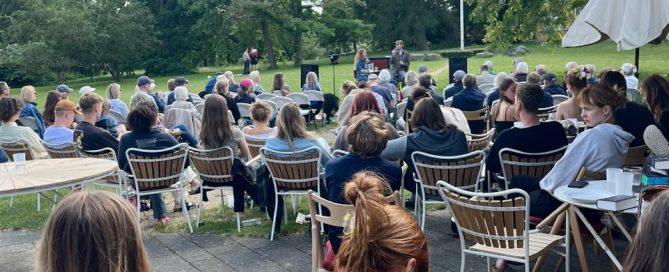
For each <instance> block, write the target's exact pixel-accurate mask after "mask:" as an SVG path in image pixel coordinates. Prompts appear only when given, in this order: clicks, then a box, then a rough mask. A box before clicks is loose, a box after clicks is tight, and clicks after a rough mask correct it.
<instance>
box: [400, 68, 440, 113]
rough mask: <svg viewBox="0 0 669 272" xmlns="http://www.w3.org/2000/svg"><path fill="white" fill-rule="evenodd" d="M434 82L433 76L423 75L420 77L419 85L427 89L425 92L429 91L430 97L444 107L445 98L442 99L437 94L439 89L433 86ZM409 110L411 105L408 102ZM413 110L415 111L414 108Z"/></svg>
mask: <svg viewBox="0 0 669 272" xmlns="http://www.w3.org/2000/svg"><path fill="white" fill-rule="evenodd" d="M433 80H434V79H433V78H432V76H431V75H429V74H422V75H420V76H418V85H419V86H420V87H423V88H425V91H427V93H428V94H430V97H432V99H434V100H435V101H437V103H438V104H439V105H443V104H444V98H443V97H441V96H440V95H439V94H437V92H436V89H437V87H435V86H434V85H433V84H432V83H433V82H432V81H433ZM407 108H409V103H408V102H407ZM412 109H413V108H412Z"/></svg>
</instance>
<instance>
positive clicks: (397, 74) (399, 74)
mask: <svg viewBox="0 0 669 272" xmlns="http://www.w3.org/2000/svg"><path fill="white" fill-rule="evenodd" d="M406 74H407V72H406V71H404V70H399V71H393V72H392V75H391V76H392V78H391V79H394V78H395V77H398V79H399V81H401V82H402V84H404V76H406Z"/></svg>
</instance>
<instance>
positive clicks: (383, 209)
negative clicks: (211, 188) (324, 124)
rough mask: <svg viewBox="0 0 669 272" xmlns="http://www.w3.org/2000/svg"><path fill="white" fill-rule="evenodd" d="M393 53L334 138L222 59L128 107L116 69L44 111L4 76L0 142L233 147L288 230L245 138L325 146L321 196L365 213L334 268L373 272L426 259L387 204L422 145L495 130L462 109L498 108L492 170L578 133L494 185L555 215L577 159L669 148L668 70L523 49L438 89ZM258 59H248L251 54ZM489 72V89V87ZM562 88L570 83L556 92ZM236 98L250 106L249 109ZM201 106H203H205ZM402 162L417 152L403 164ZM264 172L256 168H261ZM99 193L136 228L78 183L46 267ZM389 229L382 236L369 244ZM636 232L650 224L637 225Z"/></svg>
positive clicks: (237, 163)
mask: <svg viewBox="0 0 669 272" xmlns="http://www.w3.org/2000/svg"><path fill="white" fill-rule="evenodd" d="M251 53H252V52H249V56H250V55H251ZM244 60H245V61H246V56H245V59H244ZM391 60H392V62H391V64H392V65H393V67H392V69H391V70H386V69H384V70H381V71H379V72H378V74H376V73H362V72H361V73H358V74H357V77H356V81H355V82H354V81H345V82H343V84H342V85H341V93H342V97H341V100H342V102H341V104H338V103H336V102H334V103H335V105H334V106H336V107H338V111H337V113H336V118H337V123H338V126H339V127H338V128H337V129H336V130H335V132H336V139H335V141H334V143H333V144H332V146H331V145H329V144H328V143H327V141H325V139H323V138H321V137H319V136H318V135H315V134H313V133H312V132H309V131H308V130H307V126H306V125H307V124H308V122H309V121H310V120H308V118H305V117H304V116H303V113H302V112H301V108H300V105H298V104H296V103H288V104H285V105H283V106H282V107H280V108H279V109H278V112H276V111H275V109H273V108H272V107H271V105H270V103H268V102H267V101H266V100H263V99H260V95H261V94H263V93H274V94H275V95H277V96H287V95H289V94H290V93H291V91H290V87H289V86H287V85H286V84H285V83H284V75H283V74H282V73H276V74H275V75H274V77H273V84H272V90H271V91H265V89H263V87H262V86H261V78H260V73H259V72H258V71H257V70H254V71H250V72H249V76H248V78H244V79H242V80H240V81H239V82H236V81H235V78H234V74H233V73H232V72H229V71H228V72H224V73H218V74H216V75H215V76H213V77H212V78H211V79H210V80H209V81H208V82H207V84H206V87H205V89H204V91H202V92H200V93H199V94H194V93H191V92H190V91H189V89H188V80H187V79H185V78H184V77H177V78H175V79H173V80H169V81H168V83H167V86H168V91H166V92H164V93H160V92H156V91H154V88H155V87H156V83H155V82H154V81H153V80H152V79H150V78H149V77H147V76H141V77H139V78H138V79H137V82H136V89H135V94H134V95H133V96H132V98H131V101H130V106H129V107H128V106H127V105H126V104H125V103H124V102H123V101H122V100H120V97H121V92H122V90H121V88H120V85H118V84H116V83H112V84H110V85H109V86H108V87H107V90H106V98H103V97H102V96H100V95H99V94H97V93H96V91H95V89H94V88H91V87H89V86H84V87H82V88H81V90H80V94H81V96H80V98H79V101H78V103H74V102H73V101H70V100H69V97H68V95H69V93H71V92H72V91H73V90H72V89H71V88H69V87H68V86H66V85H60V86H58V87H57V88H56V90H54V91H51V92H49V93H48V95H47V100H46V104H45V105H44V111H43V112H40V111H39V110H38V107H37V104H36V103H35V101H36V99H35V96H36V94H37V92H36V91H35V88H34V87H32V86H25V87H23V88H22V89H21V92H20V98H16V97H13V96H12V95H11V94H10V89H9V86H8V85H7V84H6V83H4V82H0V96H1V97H0V120H1V121H2V125H1V126H0V141H3V142H6V141H9V140H10V139H16V138H20V139H24V140H26V141H27V142H28V143H29V144H30V146H31V148H32V152H33V154H34V155H35V157H37V158H46V157H47V154H46V152H45V149H44V146H43V145H44V144H46V145H49V146H60V145H63V144H74V145H77V146H80V147H81V148H82V149H84V150H99V149H102V148H111V149H113V150H115V151H116V152H117V154H119V155H118V166H119V168H120V169H122V170H124V171H126V172H131V169H130V166H129V164H128V161H127V158H126V157H125V151H126V150H128V149H129V148H133V147H136V148H142V149H149V150H160V149H164V148H167V147H171V146H174V145H177V144H179V143H180V142H181V143H186V144H188V145H189V146H192V147H197V148H203V149H216V148H220V147H223V146H226V147H230V148H231V149H232V150H233V156H234V158H235V159H234V164H233V169H234V170H233V174H234V186H233V195H234V211H235V212H243V211H244V197H245V195H248V196H250V197H251V198H252V200H253V201H254V202H257V203H259V204H262V205H261V206H263V207H266V209H267V211H268V215H269V216H270V217H272V216H273V212H274V211H275V210H276V211H277V220H276V222H277V224H276V225H274V226H272V228H273V230H274V231H277V232H278V231H280V229H281V223H280V222H281V217H283V200H282V199H281V200H280V201H278V206H276V207H274V199H273V198H274V192H273V190H274V189H275V187H274V186H272V185H271V182H260V179H261V178H262V176H263V175H266V174H267V173H265V174H259V175H247V174H246V173H248V172H249V171H247V170H249V169H248V166H246V165H245V164H244V162H245V161H247V160H249V159H251V158H250V150H249V145H248V143H247V141H260V142H266V143H265V145H264V146H265V147H266V148H268V149H270V150H274V151H279V152H298V151H301V150H304V149H308V148H313V147H317V149H318V150H319V152H320V153H321V161H320V163H321V165H322V167H323V168H324V169H325V171H324V175H323V179H324V181H323V184H324V186H321V192H320V193H321V195H322V196H323V197H325V198H327V199H328V200H330V201H333V202H336V203H342V204H346V203H348V204H353V205H354V206H355V215H356V218H355V220H353V221H352V222H351V225H352V226H354V227H351V228H350V229H347V228H341V226H331V227H328V228H327V230H326V231H327V233H328V241H329V243H330V244H331V246H332V251H331V252H330V253H329V254H330V255H332V256H336V257H332V258H331V260H332V259H333V258H335V261H332V262H330V263H329V267H328V268H330V269H333V268H336V269H337V270H342V271H357V270H360V269H362V270H367V269H369V268H370V267H372V268H373V270H376V271H380V270H392V269H397V268H406V269H408V270H407V271H427V270H428V269H429V265H428V264H429V261H428V260H429V257H428V256H429V255H428V248H427V242H426V240H425V237H424V234H423V232H422V231H421V230H420V227H418V225H417V223H416V221H415V220H414V219H413V218H412V217H411V216H410V215H409V213H407V212H406V211H405V210H403V209H401V208H399V206H394V205H390V204H388V203H386V201H385V198H384V196H385V195H388V194H389V193H390V192H392V191H395V190H400V189H402V188H401V180H402V179H403V180H404V181H405V182H404V189H406V190H408V191H409V192H411V193H412V197H411V199H410V200H409V201H414V199H415V194H416V189H417V186H416V185H415V184H413V183H412V182H410V181H412V180H414V179H415V175H416V173H414V166H413V162H412V159H411V155H412V154H413V153H414V152H416V151H422V152H426V153H430V154H434V155H440V156H456V155H463V154H466V153H468V152H469V149H468V142H467V139H468V137H471V134H479V133H485V132H486V131H487V130H488V126H489V125H488V124H487V121H485V120H478V121H476V122H471V121H468V120H467V119H466V118H465V116H464V112H471V111H477V110H480V109H483V108H484V107H489V108H490V112H491V114H490V121H491V122H490V128H494V129H495V135H494V137H495V138H494V139H495V140H494V143H493V144H492V146H491V147H490V148H489V151H487V152H488V153H489V154H490V155H489V156H487V159H486V161H485V164H486V169H487V171H489V173H490V175H489V176H491V177H495V176H496V174H500V172H501V164H500V161H499V157H498V156H496V154H497V153H498V152H499V150H501V149H503V148H513V149H517V150H520V151H523V152H546V151H552V150H557V149H560V148H564V147H565V146H567V148H566V151H565V153H564V156H563V157H562V158H561V159H560V160H559V161H558V162H557V163H556V164H555V167H554V168H553V170H552V171H550V172H549V173H548V174H547V175H546V176H545V177H543V178H541V179H536V178H530V177H521V178H518V179H514V180H511V181H510V184H508V185H507V184H506V183H505V182H504V181H503V180H497V183H498V185H499V186H497V187H498V188H507V187H508V188H520V189H523V190H525V191H526V192H528V194H529V196H530V203H531V206H530V215H532V216H537V217H545V216H547V215H548V214H550V213H551V212H553V211H554V210H555V209H556V208H557V207H558V206H559V205H560V204H561V202H560V201H559V200H557V199H556V198H554V197H553V195H552V193H553V192H554V191H555V189H556V188H559V187H562V186H566V185H567V184H568V183H569V182H570V181H573V180H574V179H575V178H576V176H577V174H578V172H579V169H581V167H586V168H587V169H588V170H590V171H594V172H602V171H604V170H605V169H606V168H611V167H614V168H620V167H621V166H622V165H623V162H624V160H625V157H626V155H627V152H628V150H629V148H630V147H635V146H640V145H646V146H648V148H649V149H650V151H651V152H652V153H654V154H657V155H669V144H668V139H669V82H668V81H667V79H666V78H664V77H662V76H659V75H650V76H648V77H646V78H645V79H643V80H642V81H640V82H638V80H636V78H634V79H632V78H630V76H631V74H630V71H631V73H633V72H634V68H633V67H630V65H628V64H623V65H622V67H621V69H620V70H619V71H617V70H604V71H600V73H597V74H596V73H595V70H594V65H589V64H588V65H578V64H576V63H574V62H569V63H567V64H566V65H565V69H564V71H562V72H563V74H564V84H563V85H562V86H561V85H560V84H559V83H558V81H557V78H558V77H557V74H558V73H555V72H551V71H550V70H549V69H548V67H546V65H537V66H536V68H535V70H534V71H532V72H530V71H529V65H528V63H526V62H524V61H515V62H514V68H513V71H510V72H509V73H505V72H499V73H496V72H495V70H494V69H493V65H492V62H486V63H485V64H484V65H482V66H481V67H480V71H479V73H478V75H474V74H467V73H466V72H464V71H460V70H458V71H456V72H455V73H453V74H452V75H451V76H452V80H453V81H454V84H452V85H449V86H447V87H445V88H444V89H443V90H441V92H439V90H438V89H437V87H436V81H435V80H434V78H433V77H432V76H431V75H430V74H429V73H428V72H427V69H426V68H425V67H420V68H419V70H418V71H412V70H410V69H409V53H408V51H406V50H405V49H404V48H403V43H402V42H401V41H398V42H397V43H396V47H395V49H394V50H393V52H392V58H391ZM250 61H251V62H250V65H252V63H253V62H252V59H250ZM367 64H368V60H367V54H366V51H365V50H364V49H362V50H360V51H359V52H358V54H357V55H356V61H355V66H356V69H358V68H360V70H361V71H362V70H364V69H365V68H366V67H367ZM245 67H246V66H245ZM251 69H252V68H251ZM245 71H246V70H245ZM305 82H306V83H305V84H304V86H302V87H301V90H302V91H321V87H320V85H319V82H318V77H317V75H316V74H315V73H313V72H312V73H308V74H307V75H306V78H305ZM402 83H403V84H404V85H401V84H402ZM483 84H492V85H494V87H493V88H491V89H490V90H489V91H487V92H485V93H484V92H483V91H481V90H480V89H479V86H481V85H483ZM400 87H401V88H400ZM633 88H634V89H636V88H638V90H639V93H640V95H641V97H642V100H643V103H644V104H637V103H636V102H634V101H628V99H627V92H628V89H633ZM553 95H559V96H568V97H567V98H566V99H565V100H564V101H563V102H561V103H559V104H557V105H553V99H552V97H553ZM447 101H450V106H448V103H447ZM311 102H312V103H311V105H309V106H310V107H312V108H319V109H326V108H328V109H331V108H333V105H328V103H330V104H332V102H327V101H311ZM238 103H248V104H250V111H249V112H250V120H245V121H243V120H242V118H241V115H240V111H239V107H238ZM400 103H406V111H405V113H404V115H402V116H398V112H397V109H398V108H399V106H398V105H399V104H400ZM200 104H203V107H202V109H201V110H198V106H197V105H200ZM551 107H553V109H554V114H553V115H552V116H551V117H550V118H542V117H540V111H541V110H542V109H546V108H551ZM228 112H229V114H228ZM325 113H326V115H327V117H328V118H329V117H330V116H331V115H332V114H333V112H331V111H329V110H328V111H326V112H325ZM110 114H114V115H118V116H121V118H122V119H123V120H124V122H122V123H118V122H116V119H115V118H111V117H110ZM22 117H31V118H32V119H34V120H35V121H36V123H37V124H38V125H37V126H36V127H35V128H34V130H33V129H31V128H28V127H23V126H19V125H18V124H17V121H19V119H20V118H22ZM572 119H575V120H577V122H583V123H584V124H585V126H586V127H587V129H586V130H585V131H583V132H580V133H578V134H577V135H576V134H574V135H571V134H572V131H571V129H570V128H571V126H572V125H575V124H572V123H571V121H566V120H572ZM244 124H247V125H244ZM248 124H252V125H248ZM577 129H578V128H577ZM570 142H571V143H570ZM337 149H339V150H343V151H346V152H348V153H346V154H344V155H342V156H339V157H334V156H333V155H332V154H333V152H332V151H334V150H337ZM2 155H3V154H1V153H0V160H7V158H6V156H4V158H3V156H2ZM401 165H407V166H408V168H407V169H408V170H407V171H406V172H405V173H404V174H403V173H402V168H401ZM260 167H261V168H262V167H263V166H260ZM253 170H254V171H258V172H256V173H261V170H260V169H253ZM183 175H184V180H186V181H187V182H189V183H190V185H191V193H193V194H197V193H199V192H200V190H198V187H199V186H200V183H201V181H200V179H199V178H198V176H197V174H196V173H195V172H194V171H193V170H192V169H191V167H190V166H189V165H188V164H186V168H185V169H184V172H183ZM254 176H255V177H254ZM254 179H255V180H254ZM205 184H206V181H205ZM493 187H495V186H493ZM204 193H206V192H204ZM263 197H266V198H267V199H262V198H263ZM178 198H179V196H177V195H176V194H175V195H173V199H174V201H175V206H174V211H179V210H180V209H181V205H179V203H180V202H179V201H178ZM203 198H205V199H206V196H203ZM660 198H669V195H667V194H662V195H661V197H660ZM150 200H151V201H150V206H151V209H152V210H153V217H154V218H155V219H156V220H157V222H158V223H160V224H169V217H168V216H167V209H166V207H165V203H164V199H163V196H162V195H161V194H154V195H151V197H150ZM88 202H95V204H96V205H102V204H103V203H107V202H114V203H116V204H109V205H116V206H118V209H112V208H109V207H106V208H105V209H97V210H96V211H97V212H99V213H101V214H97V215H95V216H101V217H106V216H108V215H106V214H104V213H119V214H122V215H123V216H126V217H128V219H127V220H128V221H127V222H131V224H130V225H128V224H127V222H126V224H121V225H125V226H124V227H123V228H124V231H126V232H132V233H133V235H135V234H134V233H135V232H137V233H138V232H139V231H138V227H137V225H136V224H137V222H136V220H135V219H134V216H132V215H129V216H128V215H127V214H128V213H129V214H131V213H132V210H131V208H130V209H128V205H127V204H122V205H121V204H119V203H117V202H123V200H119V199H118V198H117V197H115V196H110V195H109V194H106V193H97V192H92V193H86V192H80V193H73V194H72V195H71V196H70V197H68V198H67V199H66V200H64V201H62V202H61V203H60V204H59V205H58V207H57V208H56V209H55V210H54V212H53V213H52V215H51V217H50V219H49V222H48V224H47V228H46V230H45V237H44V238H45V239H43V242H42V245H41V248H40V253H39V255H40V258H39V262H40V267H47V266H52V265H62V264H57V262H58V261H57V260H53V259H52V258H50V257H49V256H50V255H49V254H52V252H62V250H65V248H63V247H66V246H71V245H69V244H67V243H68V241H66V240H63V241H61V242H54V241H47V240H48V239H53V237H54V235H57V234H62V233H63V232H67V231H68V230H66V229H63V226H61V225H63V224H65V223H63V222H65V221H67V220H80V221H86V220H95V218H87V217H75V216H74V215H73V214H72V213H73V211H72V210H73V209H81V207H79V206H77V205H83V204H82V203H88ZM666 202H667V201H666V200H657V201H656V202H655V203H660V204H657V205H664V203H666ZM109 205H107V206H109ZM408 206H410V205H408ZM189 207H190V205H187V208H189ZM655 209H657V208H655ZM655 209H650V210H649V211H653V210H655ZM658 213H663V212H662V211H658ZM119 216H121V215H119ZM118 218H119V220H121V219H120V218H121V217H118ZM123 220H125V219H123ZM103 221H104V220H103ZM642 222H645V224H647V225H644V226H642V227H644V228H648V229H653V228H656V227H658V226H656V225H657V224H659V223H657V222H655V221H653V220H652V219H650V217H648V216H643V217H642ZM105 223H108V222H105ZM110 223H111V222H110ZM65 225H67V224H65ZM115 227H119V226H115ZM390 229H392V230H394V231H390ZM114 231H116V230H109V231H107V230H105V231H103V232H101V233H92V232H91V233H88V232H84V234H81V235H82V237H86V239H95V237H94V236H95V235H107V234H108V233H111V232H114ZM109 235H111V234H109ZM133 235H127V238H128V239H137V240H138V241H133V242H132V243H127V244H124V245H123V246H128V247H130V248H112V249H108V250H110V252H97V251H94V250H90V251H88V252H86V254H87V255H89V256H92V255H94V254H101V255H105V256H119V255H118V254H129V252H130V253H132V254H134V256H133V257H132V258H131V259H130V260H124V264H121V265H125V266H126V267H127V266H135V265H136V266H137V267H140V266H141V267H144V268H146V269H148V263H145V262H146V260H145V259H146V257H145V253H142V252H143V248H142V245H141V239H139V238H137V236H134V238H133ZM137 235H138V234H137ZM65 237H67V236H65ZM379 239H384V241H385V242H384V243H371V242H370V241H378V240H379ZM638 239H649V238H648V237H645V238H644V236H640V237H639V238H638ZM633 246H634V247H643V246H644V244H641V243H640V242H637V241H635V242H634V243H633ZM373 247H374V248H373ZM106 250H107V249H106ZM646 250H647V249H646ZM112 251H113V252H112ZM126 257H127V256H126ZM118 258H119V259H122V258H123V257H118ZM128 258H130V257H128ZM62 261H63V262H66V263H65V264H64V265H74V264H72V263H71V260H70V259H67V258H64V259H63V260H62ZM627 262H628V263H630V265H631V264H632V263H633V264H634V267H636V268H639V269H642V268H643V269H645V268H656V267H662V266H658V265H660V264H658V263H657V262H661V261H658V260H653V259H647V258H644V256H643V254H637V253H631V254H629V256H628V260H627ZM82 265H85V266H86V267H87V268H91V269H97V268H95V266H94V265H99V264H92V263H85V264H82ZM505 265H506V264H505V263H503V262H501V263H500V262H498V265H497V266H498V268H503V267H504V266H505ZM363 268H364V269H363ZM643 269H642V270H643ZM45 270H48V269H45ZM103 270H104V269H103ZM630 271H634V270H630ZM654 271H658V270H654Z"/></svg>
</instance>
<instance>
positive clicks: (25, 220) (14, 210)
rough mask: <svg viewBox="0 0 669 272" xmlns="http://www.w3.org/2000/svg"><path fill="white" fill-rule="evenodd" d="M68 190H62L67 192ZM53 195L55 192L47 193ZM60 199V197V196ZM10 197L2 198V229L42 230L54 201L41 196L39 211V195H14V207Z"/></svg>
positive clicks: (0, 208) (0, 221) (0, 202)
mask: <svg viewBox="0 0 669 272" xmlns="http://www.w3.org/2000/svg"><path fill="white" fill-rule="evenodd" d="M65 192H66V191H61V193H65ZM47 195H48V196H49V197H53V193H47ZM59 199H60V198H59ZM9 203H10V198H9V197H3V198H0V218H2V220H0V229H10V230H18V229H24V230H33V231H36V230H41V229H42V228H43V227H44V225H45V224H46V220H47V218H48V217H49V214H50V213H51V208H52V203H51V202H49V200H47V199H45V198H44V197H42V198H41V209H40V211H37V195H36V194H29V195H21V196H17V197H14V203H13V205H12V207H9Z"/></svg>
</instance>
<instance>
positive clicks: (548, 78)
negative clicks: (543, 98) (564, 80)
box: [542, 73, 567, 95]
mask: <svg viewBox="0 0 669 272" xmlns="http://www.w3.org/2000/svg"><path fill="white" fill-rule="evenodd" d="M556 80H557V76H555V74H553V73H546V74H545V75H544V76H543V78H542V81H543V83H544V92H547V93H549V94H551V95H556V94H559V95H567V90H565V89H564V88H562V86H560V85H557V84H555V81H556Z"/></svg>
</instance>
